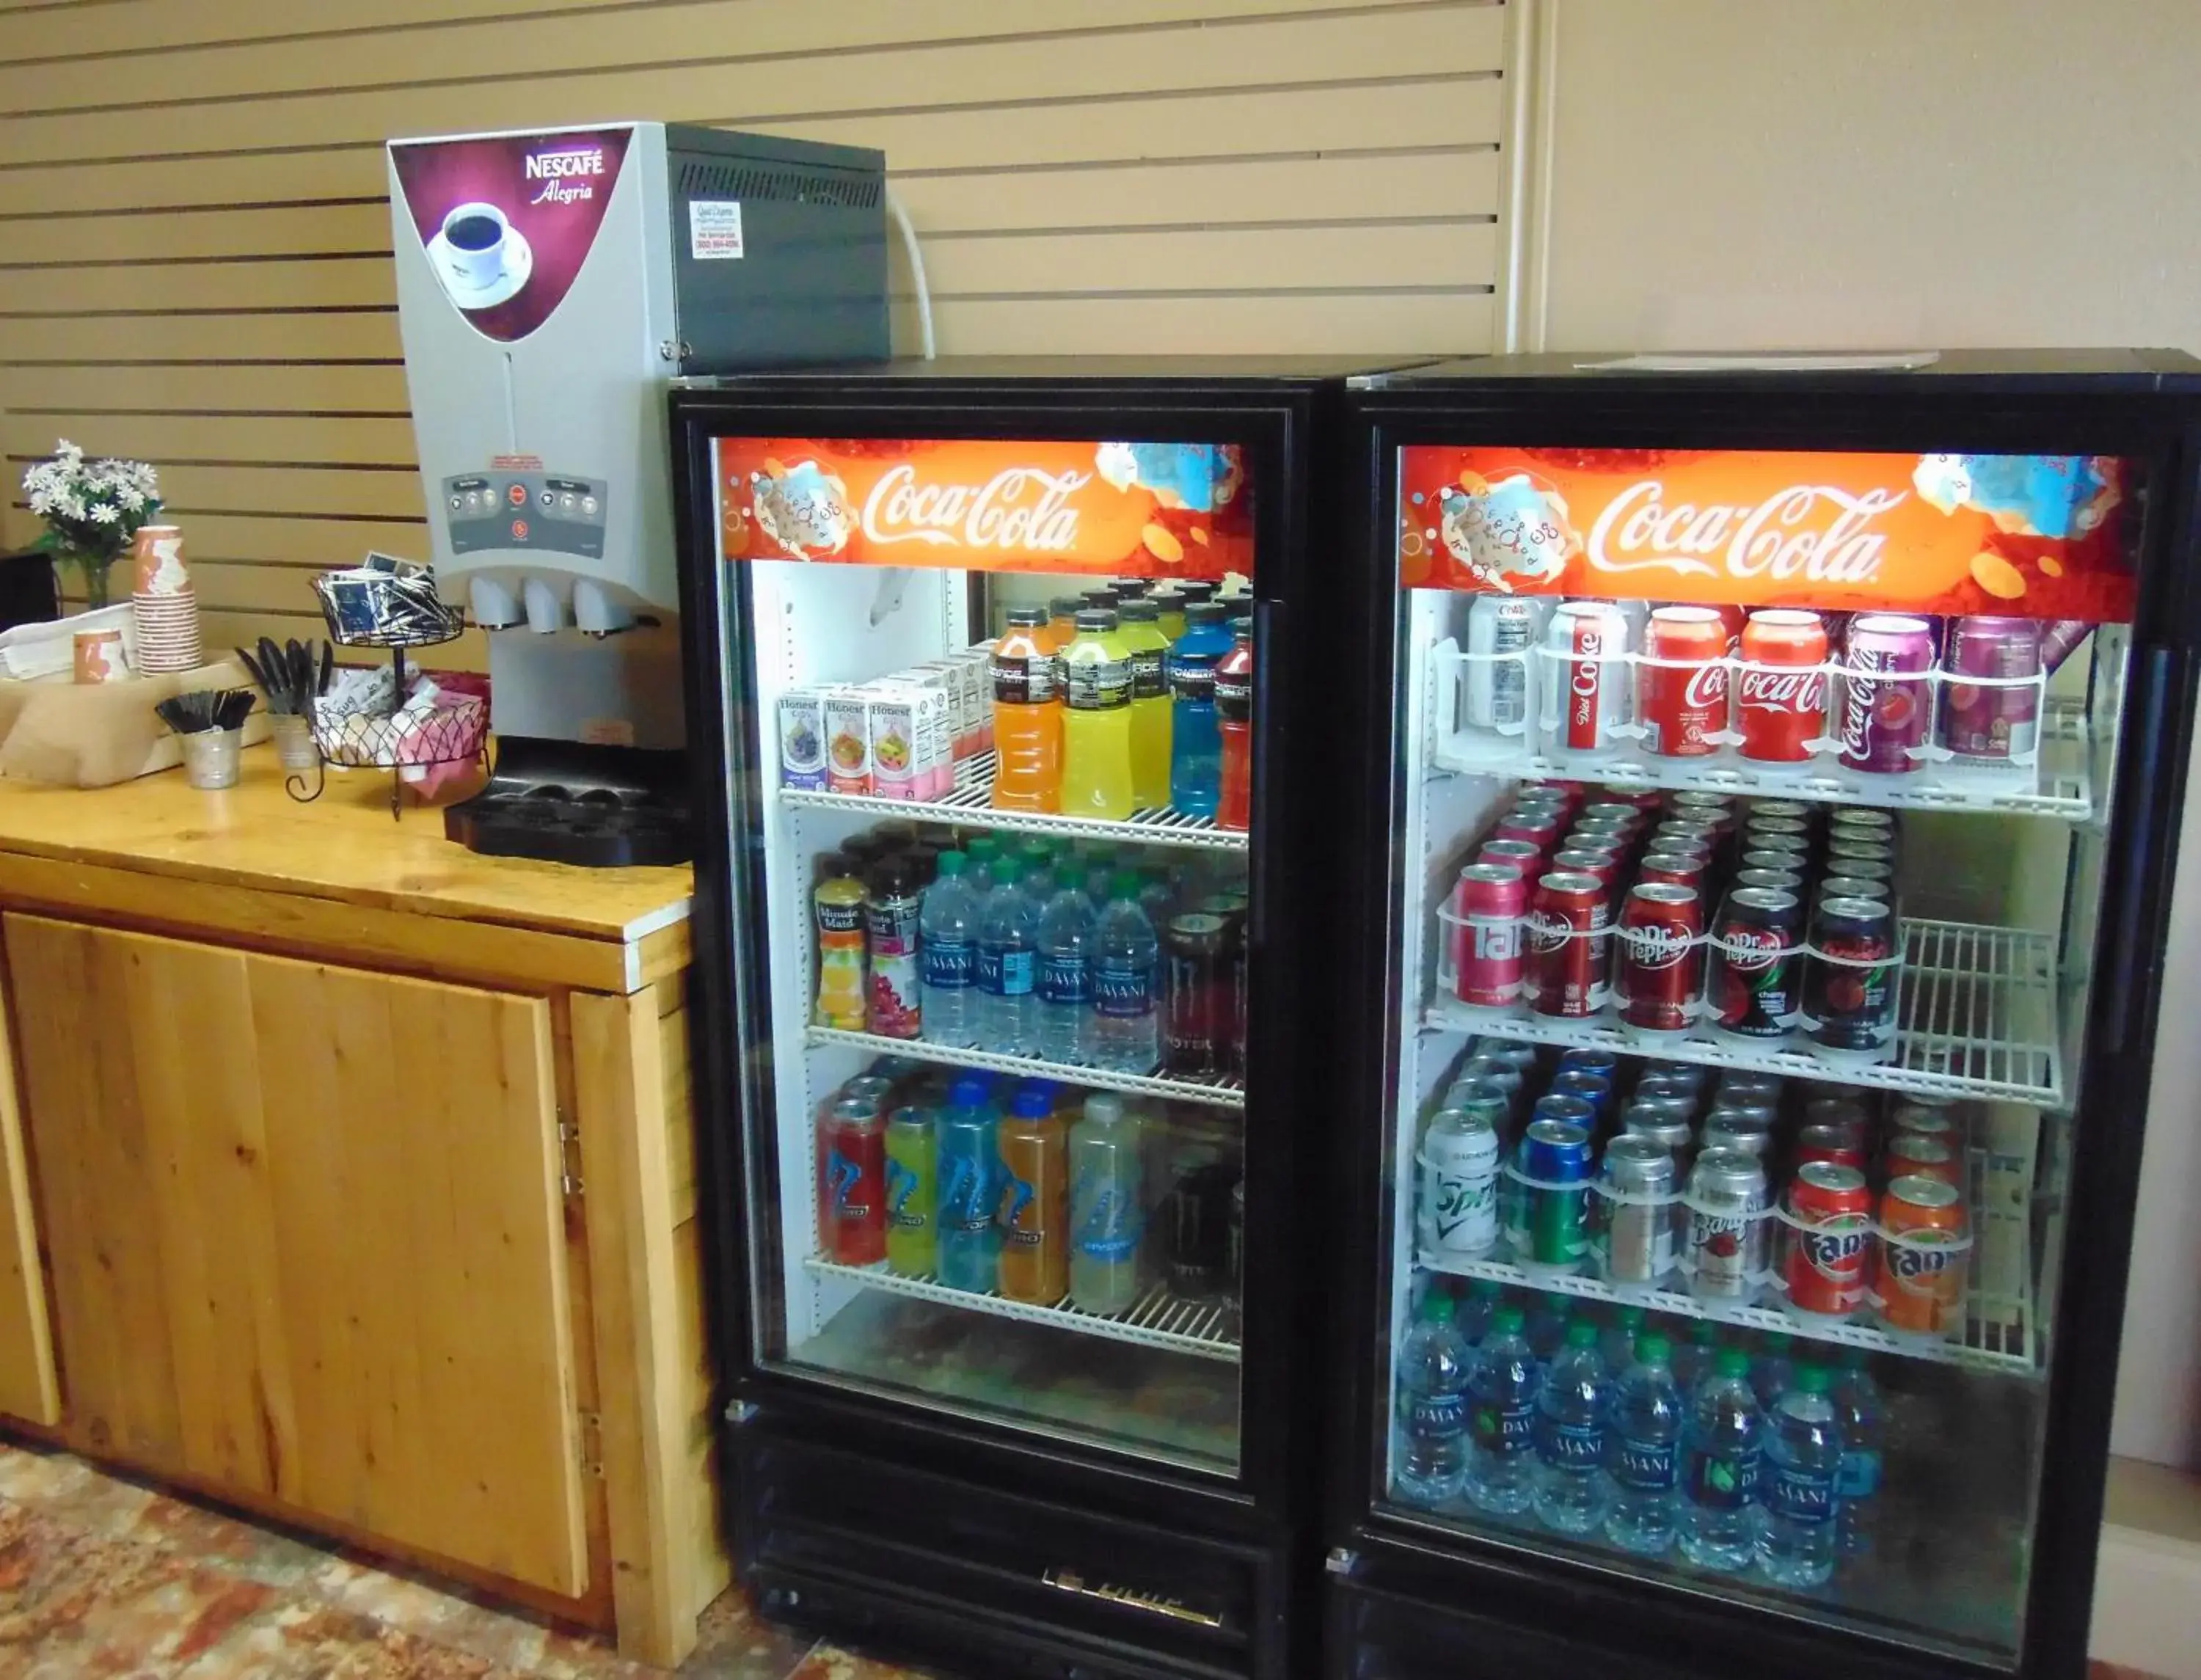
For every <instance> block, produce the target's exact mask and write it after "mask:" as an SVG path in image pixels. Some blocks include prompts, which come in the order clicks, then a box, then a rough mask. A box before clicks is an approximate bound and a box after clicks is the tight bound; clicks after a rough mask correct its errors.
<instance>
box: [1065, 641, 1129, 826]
mask: <svg viewBox="0 0 2201 1680" xmlns="http://www.w3.org/2000/svg"><path fill="white" fill-rule="evenodd" d="M1062 705H1063V710H1062V809H1063V811H1064V812H1065V814H1071V815H1075V816H1080V817H1100V818H1104V819H1107V820H1109V821H1111V822H1122V821H1124V819H1126V818H1128V817H1129V816H1130V814H1131V813H1132V812H1134V811H1136V809H1138V807H1139V802H1138V798H1137V796H1136V792H1135V791H1134V789H1133V785H1132V776H1131V649H1130V643H1127V642H1125V641H1124V632H1123V631H1121V630H1120V629H1118V627H1117V623H1116V615H1115V614H1113V613H1112V612H1110V611H1108V610H1107V609H1106V608H1086V609H1085V610H1084V611H1083V612H1081V613H1079V614H1078V615H1077V640H1076V641H1074V642H1072V643H1071V644H1070V645H1069V646H1068V647H1066V648H1065V649H1063V650H1062Z"/></svg>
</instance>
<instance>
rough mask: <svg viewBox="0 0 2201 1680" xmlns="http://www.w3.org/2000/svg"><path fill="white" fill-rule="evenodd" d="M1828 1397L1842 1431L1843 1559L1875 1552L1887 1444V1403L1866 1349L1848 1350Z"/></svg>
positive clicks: (1837, 1513) (1837, 1515)
mask: <svg viewBox="0 0 2201 1680" xmlns="http://www.w3.org/2000/svg"><path fill="white" fill-rule="evenodd" d="M1828 1398H1830V1399H1831V1400H1832V1401H1834V1421H1835V1422H1836V1424H1839V1425H1840V1428H1841V1432H1842V1467H1841V1471H1840V1473H1839V1474H1838V1475H1837V1476H1836V1477H1834V1531H1835V1537H1836V1539H1837V1541H1838V1542H1840V1547H1841V1551H1842V1555H1843V1556H1845V1557H1852V1558H1860V1557H1864V1556H1865V1555H1866V1554H1869V1552H1870V1551H1871V1550H1872V1549H1873V1542H1874V1539H1875V1535H1874V1530H1875V1529H1876V1528H1877V1527H1878V1526H1879V1524H1878V1517H1879V1511H1880V1477H1881V1454H1882V1453H1883V1452H1884V1450H1885V1449H1886V1447H1887V1402H1886V1401H1883V1400H1882V1399H1881V1394H1880V1384H1879V1383H1875V1382H1874V1381H1873V1380H1872V1372H1871V1370H1870V1369H1869V1367H1868V1366H1867V1365H1866V1363H1865V1353H1864V1348H1846V1349H1845V1350H1844V1353H1843V1357H1842V1369H1841V1370H1840V1372H1839V1373H1838V1374H1837V1375H1836V1376H1835V1377H1834V1387H1833V1388H1832V1389H1830V1390H1829V1392H1828Z"/></svg>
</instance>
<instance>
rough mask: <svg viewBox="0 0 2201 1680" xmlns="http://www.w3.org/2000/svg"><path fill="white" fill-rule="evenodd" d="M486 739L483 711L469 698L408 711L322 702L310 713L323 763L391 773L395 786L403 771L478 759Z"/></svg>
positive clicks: (486, 718)
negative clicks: (396, 774)
mask: <svg viewBox="0 0 2201 1680" xmlns="http://www.w3.org/2000/svg"><path fill="white" fill-rule="evenodd" d="M488 736H489V707H488V706H487V705H486V704H485V703H484V702H483V701H482V700H480V699H479V698H478V696H473V695H465V696H460V697H458V698H457V699H456V700H455V702H454V703H453V704H450V705H448V706H433V707H429V708H425V709H417V710H411V711H408V710H403V709H400V710H398V711H396V712H383V711H378V710H375V709H373V708H372V707H369V706H367V705H359V706H350V707H343V706H334V705H332V704H331V703H330V702H327V701H326V700H324V701H321V702H319V703H318V704H316V705H315V707H314V743H315V744H316V745H317V746H319V747H320V749H321V756H322V758H323V759H324V760H326V761H327V762H329V763H331V764H337V765H344V766H348V767H352V768H355V769H379V770H395V771H396V772H398V776H399V778H400V779H401V780H403V779H407V778H406V776H405V772H406V771H408V770H411V769H418V770H424V771H425V770H426V767H428V766H430V765H432V764H456V763H461V762H463V761H467V760H470V759H476V758H478V757H480V756H481V750H482V743H483V742H484V740H486V739H487V738H488ZM410 779H413V780H415V781H417V780H419V779H420V778H419V777H417V776H416V777H414V778H410Z"/></svg>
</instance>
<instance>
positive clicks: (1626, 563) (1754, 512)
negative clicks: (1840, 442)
mask: <svg viewBox="0 0 2201 1680" xmlns="http://www.w3.org/2000/svg"><path fill="white" fill-rule="evenodd" d="M1665 494H1666V487H1665V485H1664V482H1663V481H1661V480H1659V479H1643V480H1641V481H1640V482H1639V483H1636V484H1634V485H1629V487H1628V488H1627V489H1625V490H1622V491H1621V492H1620V493H1619V494H1618V495H1617V496H1614V497H1613V498H1612V500H1611V502H1607V503H1606V504H1605V508H1604V511H1603V512H1601V513H1600V514H1599V515H1598V516H1597V520H1596V522H1595V523H1594V524H1593V525H1592V526H1590V528H1589V536H1588V539H1587V540H1586V541H1585V543H1583V545H1582V546H1583V551H1584V552H1585V554H1587V555H1588V559H1589V563H1590V565H1591V566H1593V567H1595V568H1596V569H1597V570H1598V571H1599V572H1640V571H1642V570H1643V569H1645V568H1646V567H1664V568H1666V569H1667V570H1669V571H1674V572H1680V573H1686V574H1688V575H1691V576H1694V577H1703V578H1713V577H1717V576H1719V575H1720V574H1721V573H1726V574H1727V575H1728V576H1729V577H1732V578H1773V579H1781V580H1783V581H1786V580H1788V579H1800V580H1803V581H1805V582H1810V583H1828V584H1869V583H1870V582H1871V581H1872V579H1873V578H1874V576H1875V573H1878V572H1879V570H1880V565H1881V559H1882V558H1883V557H1884V556H1885V555H1886V553H1887V538H1886V537H1884V536H1882V535H1881V534H1880V533H1878V532H1873V531H1870V530H1869V529H1867V527H1868V526H1870V525H1871V523H1872V522H1873V520H1875V519H1877V518H1878V517H1879V516H1880V515H1881V514H1884V513H1886V512H1887V510H1888V509H1889V508H1894V507H1898V506H1899V505H1901V503H1902V502H1903V501H1904V500H1905V496H1904V493H1903V492H1901V491H1896V490H1867V491H1865V492H1864V494H1862V495H1852V494H1851V493H1850V492H1849V491H1847V490H1841V489H1840V488H1838V487H1837V486H1835V485H1790V486H1789V487H1788V488H1787V489H1786V490H1779V491H1776V492H1775V493H1774V494H1773V495H1771V496H1767V497H1766V498H1765V499H1764V501H1762V502H1758V504H1757V505H1756V506H1754V507H1739V506H1733V505H1727V504H1723V503H1718V502H1713V503H1710V504H1708V505H1705V506H1701V507H1699V506H1697V505H1695V504H1693V503H1691V502H1677V503H1675V504H1674V505H1672V506H1669V505H1668V504H1667V502H1666V500H1665Z"/></svg>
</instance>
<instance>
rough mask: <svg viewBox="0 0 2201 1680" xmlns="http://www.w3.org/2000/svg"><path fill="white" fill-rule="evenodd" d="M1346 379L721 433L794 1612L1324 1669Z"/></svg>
mask: <svg viewBox="0 0 2201 1680" xmlns="http://www.w3.org/2000/svg"><path fill="white" fill-rule="evenodd" d="M1353 365H1354V366H1357V367H1365V366H1367V365H1368V364H1366V363H1365V361H1364V362H1361V363H1357V364H1353ZM1346 371H1347V368H1346V367H1345V366H1344V365H1342V364H1332V365H1328V366H1320V365H1264V364H1256V363H1252V362H1230V361H1225V362H1218V363H1213V364H1207V365H1190V364H1183V363H1177V362H1166V361H1165V362H1155V363H1146V364H1138V363H1133V362H1129V361H1071V360H1067V359H1048V360H1042V361H1019V362H991V361H976V362H974V361H952V360H951V361H938V362H929V363H928V362H912V363H907V364H903V363H896V364H887V365H883V366H879V367H870V368H863V369H858V370H854V371H842V372H831V371H828V372H821V373H775V374H771V375H758V376H754V377H744V378H733V379H722V380H715V381H708V382H701V383H691V384H690V385H687V386H686V387H685V388H684V389H681V390H678V391H676V394H675V396H674V397H673V399H672V412H673V419H674V423H675V437H676V445H675V447H676V472H677V473H678V474H679V475H680V484H681V495H680V502H681V505H682V513H683V519H684V523H683V526H682V532H681V541H682V545H683V558H684V568H683V569H684V591H685V593H684V612H685V614H686V621H687V623H688V625H689V626H690V643H689V647H688V666H689V671H690V694H691V720H690V722H691V733H690V740H691V741H692V742H694V743H696V746H695V748H694V749H693V750H695V751H696V753H698V754H699V755H701V757H700V758H699V760H698V763H697V767H696V770H697V776H698V784H697V785H698V788H699V790H700V792H699V800H698V804H699V809H700V811H701V820H702V821H703V822H704V824H705V825H706V826H707V843H706V844H705V845H704V847H703V848H702V850H701V854H700V856H701V863H700V864H699V874H700V878H699V891H700V894H701V916H700V919H699V922H698V932H699V952H700V960H699V965H698V973H699V976H700V981H699V984H700V985H701V1007H702V1011H703V1013H702V1019H704V1020H706V1021H707V1023H708V1031H707V1034H706V1042H705V1043H704V1044H703V1045H702V1046H701V1060H700V1066H701V1072H702V1075H703V1078H704V1079H705V1082H706V1085H707V1092H706V1100H705V1101H704V1104H703V1106H702V1112H703V1113H705V1114H706V1115H707V1117H708V1120H707V1125H706V1126H705V1128H704V1130H705V1133H706V1138H705V1142H706V1145H707V1148H708V1151H709V1155H710V1163H709V1167H708V1171H709V1172H710V1174H711V1178H712V1182H713V1184H714V1185H715V1186H716V1187H717V1191H718V1206H719V1211H720V1219H719V1223H720V1224H721V1225H722V1226H723V1227H724V1228H725V1231H727V1233H728V1239H727V1241H726V1242H725V1243H724V1245H723V1246H724V1248H725V1265H724V1266H723V1268H722V1275H721V1277H720V1279H719V1290H718V1295H719V1303H718V1318H719V1324H720V1325H721V1327H722V1337H721V1341H722V1346H723V1348H724V1353H725V1365H726V1366H727V1368H728V1371H729V1374H730V1377H731V1390H732V1392H731V1401H732V1406H731V1411H730V1416H731V1419H733V1422H734V1424H735V1426H734V1427H733V1428H732V1429H731V1430H730V1432H729V1434H728V1436H727V1437H726V1453H725V1456H726V1463H727V1477H726V1482H727V1487H728V1490H729V1497H730V1500H731V1504H732V1506H733V1507H734V1511H735V1521H736V1525H737V1544H738V1550H739V1554H740V1558H741V1562H742V1570H743V1572H744V1575H745V1577H746V1578H747V1579H748V1583H749V1584H750V1586H751V1588H752V1589H753V1590H754V1592H755V1593H756V1594H757V1595H758V1597H759V1599H760V1601H761V1603H762V1605H763V1607H765V1609H766V1611H767V1612H770V1613H775V1614H778V1615H783V1616H788V1617H793V1618H799V1619H802V1620H805V1621H807V1622H810V1623H812V1624H816V1625H819V1626H822V1627H825V1628H826V1629H829V1630H832V1631H834V1632H836V1633H837V1634H839V1635H841V1636H848V1637H854V1638H858V1639H862V1638H866V1637H870V1638H873V1639H876V1640H878V1641H880V1642H883V1643H884V1644H886V1645H887V1646H888V1647H889V1648H894V1649H897V1650H901V1651H908V1652H913V1653H916V1654H920V1655H922V1656H924V1657H926V1658H928V1659H932V1660H937V1661H939V1662H941V1663H942V1664H943V1665H947V1666H948V1667H950V1668H953V1669H956V1670H959V1671H963V1672H967V1673H973V1674H998V1673H1005V1672H1016V1673H1028V1674H1057V1673H1059V1674H1063V1675H1069V1674H1072V1673H1075V1674H1079V1675H1111V1676H1113V1675H1127V1676H1128V1675H1141V1676H1145V1675H1183V1676H1193V1675H1213V1674H1226V1673H1238V1674H1253V1675H1273V1674H1282V1672H1283V1671H1284V1667H1283V1665H1284V1662H1285V1655H1284V1653H1285V1648H1286V1644H1287V1642H1288V1621H1289V1619H1290V1616H1291V1614H1292V1613H1294V1605H1295V1603H1296V1605H1297V1607H1300V1608H1306V1607H1307V1605H1306V1598H1305V1595H1299V1596H1298V1598H1297V1599H1296V1601H1294V1595H1293V1594H1292V1593H1291V1591H1290V1588H1289V1583H1288V1569H1289V1567H1290V1560H1289V1559H1288V1555H1287V1554H1288V1546H1289V1544H1290V1543H1291V1537H1292V1536H1293V1535H1294V1533H1297V1534H1298V1535H1300V1536H1303V1537H1307V1538H1311V1536H1312V1514H1313V1513H1312V1496H1313V1492H1314V1485H1313V1475H1312V1471H1313V1470H1314V1467H1315V1466H1316V1465H1317V1464H1318V1457H1319V1454H1318V1451H1317V1448H1316V1439H1317V1434H1318V1426H1319V1423H1318V1408H1319V1402H1320V1395H1319V1393H1318V1389H1317V1388H1316V1386H1315V1385H1314V1384H1312V1383H1310V1382H1309V1381H1307V1380H1306V1375H1305V1372H1304V1369H1303V1367H1302V1366H1300V1365H1299V1364H1298V1363H1297V1361H1298V1360H1300V1356H1301V1354H1303V1352H1304V1349H1305V1347H1306V1342H1307V1339H1308V1337H1309V1336H1310V1334H1311V1332H1312V1326H1311V1324H1310V1320H1309V1318H1308V1313H1309V1305H1308V1301H1307V1300H1306V1290H1307V1289H1308V1288H1309V1287H1310V1285H1311V1283H1312V1278H1310V1276H1309V1275H1308V1274H1307V1273H1306V1272H1304V1271H1302V1270H1301V1269H1300V1267H1299V1266H1297V1265H1296V1264H1295V1261H1294V1256H1296V1255H1297V1254H1299V1253H1300V1249H1301V1246H1302V1243H1303V1242H1304V1241H1305V1238H1304V1237H1303V1234H1302V1230H1303V1223H1304V1222H1303V1221H1302V1219H1300V1214H1299V1213H1298V1211H1297V1209H1296V1207H1295V1197H1296V1196H1298V1195H1300V1193H1301V1191H1302V1189H1303V1188H1304V1186H1305V1184H1306V1172H1305V1159H1306V1155H1307V1154H1308V1153H1309V1152H1308V1151H1306V1149H1305V1148H1303V1146H1302V1145H1301V1143H1300V1141H1299V1139H1298V1137H1297V1136H1296V1134H1297V1132H1298V1131H1299V1129H1300V1126H1301V1125H1302V1124H1303V1123H1305V1122H1306V1120H1307V1119H1311V1118H1312V1117H1311V1116H1309V1115H1308V1114H1306V1111H1305V1108H1304V1106H1303V1105H1302V1103H1301V1102H1300V1093H1301V1092H1303V1091H1304V1090H1306V1089H1308V1088H1309V1084H1310V1082H1311V1078H1312V1071H1311V1070H1312V1066H1313V1064H1312V1062H1311V1060H1310V1059H1309V1054H1308V1052H1309V1050H1310V1048H1311V1047H1310V1046H1309V1045H1308V1044H1307V1043H1306V1039H1305V1037H1304V1036H1303V1035H1301V1034H1300V1033H1299V1032H1298V1031H1297V1028H1296V1023H1297V1021H1298V1020H1299V1019H1300V1015H1299V1013H1298V1010H1299V1007H1300V1006H1299V1002H1298V991H1299V986H1300V978H1301V977H1302V976H1303V975H1304V974H1305V973H1306V969H1307V966H1308V965H1307V962H1306V959H1305V958H1304V957H1303V956H1302V955H1301V953H1300V944H1301V943H1302V941H1303V940H1304V939H1305V938H1306V937H1307V934H1306V930H1307V926H1308V924H1306V922H1305V921H1303V920H1301V919H1297V918H1294V916H1293V915H1292V914H1290V913H1289V909H1290V907H1292V906H1293V905H1294V904H1295V903H1297V902H1300V898H1301V896H1302V894H1303V893H1304V891H1305V878H1306V861H1305V857H1304V855H1303V849H1302V847H1301V840H1302V837H1303V833H1304V828H1305V822H1306V819H1305V818H1304V817H1303V815H1302V814H1301V809H1300V808H1301V804H1302V802H1304V801H1306V800H1310V799H1312V798H1315V797H1317V796H1318V794H1319V791H1320V790H1316V789H1314V788H1312V786H1309V785H1303V784H1302V781H1301V778H1300V760H1299V758H1298V756H1297V755H1296V748H1295V746H1294V744H1293V743H1295V741H1296V740H1297V738H1298V737H1299V736H1300V731H1301V730H1302V728H1303V727H1306V726H1309V725H1305V724H1303V723H1302V720H1300V718H1298V717H1297V716H1295V713H1296V712H1297V711H1298V709H1299V708H1300V707H1301V705H1302V704H1303V702H1304V697H1305V689H1304V685H1303V684H1300V683H1298V682H1296V681H1295V680H1294V678H1293V675H1292V664H1293V661H1295V660H1297V659H1300V658H1301V657H1303V656H1305V655H1316V654H1318V653H1319V652H1320V651H1321V650H1320V649H1319V648H1318V647H1317V646H1315V645H1314V644H1313V643H1312V641H1303V640H1302V639H1301V638H1300V631H1299V620H1300V617H1302V616H1303V614H1304V611H1305V608H1304V606H1303V604H1302V603H1303V602H1305V600H1306V598H1307V590H1308V587H1309V584H1310V582H1311V581H1312V579H1313V571H1312V568H1313V567H1314V566H1315V564H1316V556H1315V553H1314V546H1315V545H1314V543H1313V541H1312V537H1311V535H1310V532H1309V529H1308V519H1309V510H1308V509H1307V508H1306V505H1305V496H1306V484H1307V481H1308V467H1309V462H1310V461H1311V459H1312V455H1313V452H1314V450H1315V449H1317V447H1318V432H1319V431H1320V430H1321V429H1322V428H1324V427H1325V426H1329V425H1333V424H1335V423H1336V419H1337V416H1338V415H1340V414H1341V408H1342V402H1343V384H1342V377H1341V376H1342V374H1343V373H1345V372H1346ZM1294 1513H1296V1514H1297V1517H1298V1519H1299V1526H1298V1528H1297V1529H1296V1530H1294V1529H1293V1528H1292V1526H1291V1522H1292V1518H1293V1517H1294Z"/></svg>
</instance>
